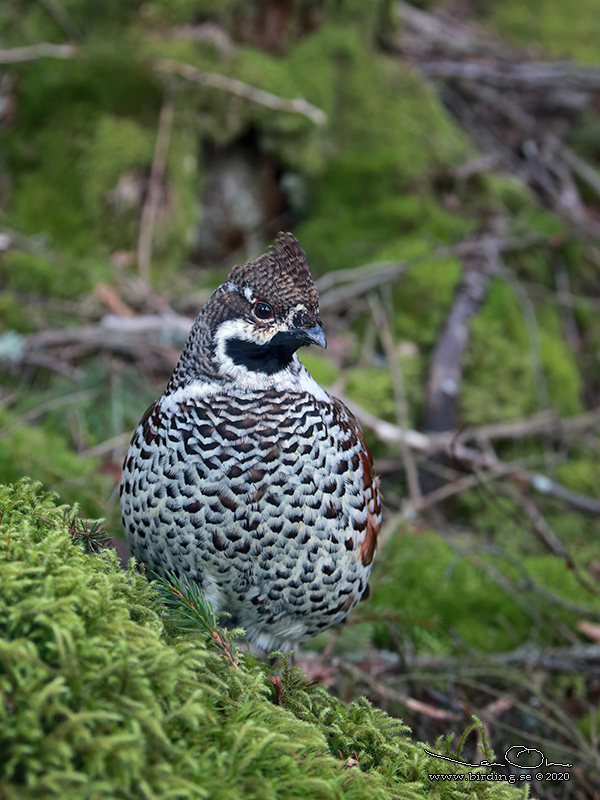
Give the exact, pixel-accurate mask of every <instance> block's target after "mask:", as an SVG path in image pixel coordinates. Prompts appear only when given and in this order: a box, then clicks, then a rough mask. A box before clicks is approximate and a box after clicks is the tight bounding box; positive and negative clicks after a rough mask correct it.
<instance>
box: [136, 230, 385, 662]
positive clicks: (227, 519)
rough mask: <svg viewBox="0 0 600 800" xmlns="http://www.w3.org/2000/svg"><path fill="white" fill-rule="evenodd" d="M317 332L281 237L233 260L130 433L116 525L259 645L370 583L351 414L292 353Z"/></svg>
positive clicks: (309, 631) (371, 516)
mask: <svg viewBox="0 0 600 800" xmlns="http://www.w3.org/2000/svg"><path fill="white" fill-rule="evenodd" d="M310 342H314V343H318V344H321V345H323V346H324V345H325V338H324V334H323V332H322V329H321V326H320V320H319V317H318V296H317V292H316V289H315V287H314V283H313V281H312V278H311V276H310V272H309V270H308V265H307V263H306V257H305V255H304V252H303V251H302V249H301V247H300V245H299V244H298V243H297V241H296V240H295V238H294V237H293V236H292V235H291V234H282V235H280V237H279V238H278V241H277V244H276V245H275V247H274V248H273V249H271V250H270V251H269V253H267V254H266V255H265V256H261V257H260V258H259V259H256V261H254V262H250V263H248V264H244V265H241V266H239V267H235V268H234V269H233V270H232V272H231V275H230V277H229V281H228V282H227V283H226V284H224V285H223V286H221V287H219V289H217V290H216V292H215V293H214V294H213V295H212V296H211V298H210V299H209V301H208V302H207V304H206V306H205V307H204V309H203V310H202V311H201V312H200V314H199V316H198V318H197V320H196V322H195V324H194V327H193V329H192V332H191V333H190V337H189V339H188V342H187V343H186V346H185V348H184V351H183V353H182V356H181V359H180V361H179V364H178V366H177V368H176V369H175V372H174V374H173V377H172V378H171V381H170V382H169V384H168V386H167V388H166V390H165V393H164V394H163V396H162V397H161V398H160V399H159V400H157V401H156V403H154V405H152V406H151V407H150V408H149V409H148V411H147V412H146V414H145V415H144V417H143V418H142V420H141V422H140V425H139V426H138V428H137V430H136V432H135V433H134V436H133V439H132V442H131V446H130V449H129V453H128V455H127V457H126V459H125V465H124V470H123V477H122V481H121V506H122V512H123V524H124V528H125V534H126V537H127V540H128V542H129V544H130V547H131V549H132V551H133V553H134V555H135V556H136V557H137V558H138V559H139V560H141V561H142V562H144V563H145V564H146V565H147V567H148V569H149V570H150V571H151V572H156V573H158V574H164V573H165V572H166V571H170V570H173V571H175V572H177V573H179V574H185V575H186V576H187V577H189V578H191V579H193V580H196V581H198V582H199V583H200V584H201V586H202V588H203V589H204V592H205V593H206V595H207V597H208V598H209V599H210V600H211V601H212V602H213V604H214V606H215V608H216V610H224V611H228V612H229V613H230V614H231V615H232V619H231V623H230V624H235V625H240V626H242V627H243V628H245V629H246V631H247V634H248V638H249V639H250V641H252V642H253V643H254V644H255V645H256V646H258V647H260V648H262V649H264V650H268V649H272V648H285V647H291V646H294V645H295V644H297V643H300V642H302V641H304V640H305V639H307V638H308V637H310V636H313V635H314V634H316V633H318V632H319V631H321V630H323V629H325V628H327V627H329V626H330V625H334V624H336V623H338V622H341V621H342V620H343V619H344V618H345V617H346V615H347V614H348V612H349V611H350V610H351V609H352V608H353V607H354V605H355V604H356V603H357V602H358V601H359V600H360V599H361V597H362V596H363V595H364V594H365V592H366V590H367V581H368V577H369V572H370V569H371V563H372V560H373V557H374V554H375V548H376V541H377V534H378V531H379V525H380V519H381V511H380V503H379V493H378V487H377V481H376V479H375V477H374V473H373V464H372V461H371V458H370V456H369V453H368V451H367V449H366V446H365V443H364V440H363V438H362V434H361V431H360V428H359V426H358V423H357V422H356V420H355V419H354V417H353V416H352V415H351V413H350V412H349V411H348V409H346V407H345V406H344V405H343V404H342V403H341V402H340V401H339V400H337V399H335V398H332V397H330V396H329V395H328V394H327V393H326V392H325V391H324V390H323V389H321V388H320V387H319V386H318V384H316V383H315V381H314V380H313V379H312V378H311V377H310V375H309V374H308V372H307V371H306V370H305V368H304V367H303V366H302V365H301V363H300V362H299V360H298V358H297V355H296V354H295V351H296V350H297V348H298V347H299V346H301V345H303V344H308V343H310Z"/></svg>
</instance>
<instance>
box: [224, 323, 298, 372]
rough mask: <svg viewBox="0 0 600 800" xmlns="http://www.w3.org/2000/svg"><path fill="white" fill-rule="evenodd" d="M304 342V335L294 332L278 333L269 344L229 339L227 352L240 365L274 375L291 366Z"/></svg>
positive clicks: (226, 347)
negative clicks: (295, 354)
mask: <svg viewBox="0 0 600 800" xmlns="http://www.w3.org/2000/svg"><path fill="white" fill-rule="evenodd" d="M302 344H304V342H303V341H302V337H299V336H297V335H295V334H293V333H277V334H276V335H275V336H274V337H273V338H272V339H271V341H270V342H268V343H267V344H256V343H255V342H249V341H247V340H245V339H236V338H233V339H227V341H226V343H225V352H226V353H227V355H228V356H229V358H230V359H231V360H232V361H233V363H234V364H236V365H237V366H239V367H246V369H249V370H251V371H252V372H264V374H265V375H274V374H275V373H276V372H280V371H281V370H282V369H285V368H286V367H287V366H289V364H290V363H291V361H292V357H293V355H294V353H295V352H296V350H297V349H298V348H299V347H301V346H302Z"/></svg>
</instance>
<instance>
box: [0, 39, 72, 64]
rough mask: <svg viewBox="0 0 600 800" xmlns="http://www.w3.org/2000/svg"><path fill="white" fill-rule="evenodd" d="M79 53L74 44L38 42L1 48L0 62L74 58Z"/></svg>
mask: <svg viewBox="0 0 600 800" xmlns="http://www.w3.org/2000/svg"><path fill="white" fill-rule="evenodd" d="M77 54H78V49H77V48H76V47H75V46H74V45H72V44H51V43H50V42H38V44H31V45H28V46H27V47H11V48H10V49H9V50H0V64H18V63H19V62H21V61H35V60H36V59H38V58H74V57H75V56H76V55H77Z"/></svg>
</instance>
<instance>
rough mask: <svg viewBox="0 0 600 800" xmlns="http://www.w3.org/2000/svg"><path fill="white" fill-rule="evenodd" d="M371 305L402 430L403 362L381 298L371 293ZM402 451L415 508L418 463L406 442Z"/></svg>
mask: <svg viewBox="0 0 600 800" xmlns="http://www.w3.org/2000/svg"><path fill="white" fill-rule="evenodd" d="M369 305H370V307H371V314H372V315H373V320H374V322H375V325H376V326H377V332H378V334H379V339H380V341H381V344H382V346H383V349H384V351H385V355H386V358H387V362H388V365H389V368H390V373H391V375H392V386H393V389H394V400H395V406H396V420H397V422H398V426H399V427H400V428H402V430H406V429H407V428H408V403H407V399H406V390H405V387H404V375H403V373H402V364H401V362H400V358H399V357H398V353H397V351H396V346H395V344H394V338H393V336H392V331H391V328H390V323H389V320H388V318H387V314H386V313H385V310H384V308H383V306H382V304H381V302H380V300H379V299H378V298H377V297H375V295H369ZM400 453H401V456H402V461H403V463H404V469H405V471H406V479H407V482H408V491H409V494H410V501H411V505H412V507H413V508H415V507H417V506H418V505H419V504H420V502H421V499H422V493H421V487H420V485H419V473H418V471H417V465H416V463H415V458H414V455H413V453H412V451H411V449H410V448H409V447H408V446H407V445H406V443H405V442H402V443H401V444H400Z"/></svg>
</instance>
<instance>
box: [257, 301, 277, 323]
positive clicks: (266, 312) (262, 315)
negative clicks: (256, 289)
mask: <svg viewBox="0 0 600 800" xmlns="http://www.w3.org/2000/svg"><path fill="white" fill-rule="evenodd" d="M252 313H253V314H254V316H255V317H256V319H272V318H273V316H274V313H273V306H270V305H269V304H268V303H265V301H264V300H257V301H256V302H255V303H254V305H253V306H252Z"/></svg>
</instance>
